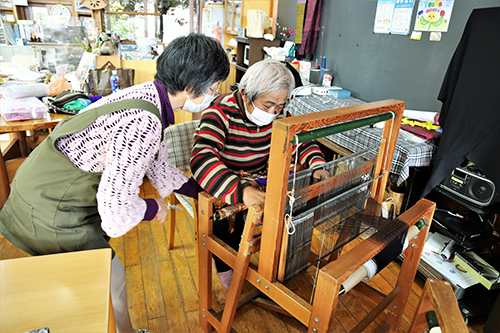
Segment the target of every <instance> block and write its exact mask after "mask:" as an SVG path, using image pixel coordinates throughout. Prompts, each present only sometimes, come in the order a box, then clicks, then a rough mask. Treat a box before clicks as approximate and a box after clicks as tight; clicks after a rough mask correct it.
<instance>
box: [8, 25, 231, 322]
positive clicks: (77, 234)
mask: <svg viewBox="0 0 500 333" xmlns="http://www.w3.org/2000/svg"><path fill="white" fill-rule="evenodd" d="M228 74H229V61H228V59H227V55H226V53H225V51H224V49H223V48H222V46H221V45H220V44H219V43H218V42H217V41H215V40H214V39H213V38H210V37H206V36H204V35H201V34H191V35H188V36H186V37H180V38H177V39H175V40H173V41H172V42H171V43H170V44H169V45H167V47H166V48H165V51H164V52H163V53H162V54H161V56H160V57H159V59H158V61H157V73H156V75H155V81H154V82H146V83H143V84H139V85H136V86H133V87H130V88H127V89H124V90H121V91H118V92H116V93H113V94H111V95H109V96H107V97H105V98H102V99H101V100H99V101H98V102H96V103H94V104H92V105H90V106H89V107H88V108H87V109H85V110H83V111H82V112H81V113H80V114H78V115H76V116H73V117H70V118H66V119H64V120H63V121H61V123H59V124H58V126H57V127H56V128H55V129H54V131H53V132H52V133H51V134H50V135H49V136H48V137H47V139H45V141H43V142H42V143H41V144H40V145H39V146H38V147H37V148H36V149H35V150H34V151H33V152H32V153H31V154H30V156H29V157H28V158H27V159H26V161H25V162H24V163H23V164H22V165H21V167H20V168H19V169H18V171H17V173H16V176H15V178H14V181H13V183H12V190H11V194H10V196H9V198H8V200H7V202H6V203H5V205H4V207H3V209H2V211H1V213H0V233H1V234H3V235H4V236H5V238H7V239H8V240H9V241H11V242H12V243H13V244H14V245H16V246H17V247H19V248H21V249H22V250H24V251H26V252H28V253H30V254H32V255H43V254H52V253H60V252H70V251H82V250H90V249H98V248H109V247H110V245H109V244H108V240H109V238H110V237H120V236H123V235H125V234H126V233H127V232H128V231H129V230H131V229H132V228H134V227H135V226H136V225H137V224H139V223H140V222H141V221H143V220H147V221H149V220H152V219H154V218H155V217H156V221H158V222H163V221H165V219H166V216H167V206H166V204H165V201H164V199H142V198H140V197H139V187H140V186H141V184H142V182H143V179H144V176H145V175H147V176H148V178H149V179H150V180H151V184H152V185H153V186H154V187H155V188H156V189H157V190H158V193H159V194H160V196H161V197H162V198H165V197H167V196H168V195H169V194H170V193H171V192H172V191H174V190H178V191H179V192H181V193H184V194H187V195H192V196H196V195H197V193H198V192H197V191H198V190H199V186H198V188H196V186H197V184H196V182H195V181H194V180H189V179H188V178H187V177H186V176H185V175H184V173H183V172H181V171H179V170H178V169H176V168H175V167H174V166H172V165H171V163H170V161H169V159H168V157H167V147H166V144H165V140H163V130H164V129H165V127H167V126H168V125H170V124H173V123H174V122H175V120H174V112H175V111H177V110H181V109H183V110H186V111H191V112H200V111H201V110H203V109H204V108H206V107H207V106H208V105H209V104H210V102H211V100H212V99H213V98H214V97H215V96H214V95H215V94H214V92H215V91H216V89H217V85H218V84H219V82H220V81H223V80H225V79H226V77H227V76H228ZM111 267H112V269H111V298H112V301H113V309H114V314H115V320H116V330H117V332H134V330H133V328H132V325H131V322H130V317H129V313H128V308H127V292H126V280H125V270H124V268H123V265H122V264H121V262H120V260H119V259H118V257H117V256H114V258H113V260H112V264H111ZM89 320H91V319H89Z"/></svg>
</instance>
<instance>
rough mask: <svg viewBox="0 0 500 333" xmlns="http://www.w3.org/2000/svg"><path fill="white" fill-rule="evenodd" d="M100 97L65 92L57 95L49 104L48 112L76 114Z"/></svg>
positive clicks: (71, 91)
mask: <svg viewBox="0 0 500 333" xmlns="http://www.w3.org/2000/svg"><path fill="white" fill-rule="evenodd" d="M101 97H102V96H88V95H86V94H85V93H83V92H81V91H75V90H66V91H63V92H62V93H60V94H58V95H57V96H56V97H55V98H54V99H53V100H51V101H50V104H49V112H52V113H65V114H77V113H78V112H79V111H80V110H83V109H85V108H86V107H87V106H89V105H90V104H91V103H93V102H95V101H97V100H99V99H100V98H101Z"/></svg>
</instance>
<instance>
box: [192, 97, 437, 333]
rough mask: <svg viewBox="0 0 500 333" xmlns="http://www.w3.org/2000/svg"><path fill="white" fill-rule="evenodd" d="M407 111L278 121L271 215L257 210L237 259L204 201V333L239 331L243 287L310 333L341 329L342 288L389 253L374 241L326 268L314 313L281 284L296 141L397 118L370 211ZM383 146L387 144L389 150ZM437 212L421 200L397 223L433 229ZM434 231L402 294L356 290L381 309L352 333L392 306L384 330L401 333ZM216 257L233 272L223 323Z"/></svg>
mask: <svg viewBox="0 0 500 333" xmlns="http://www.w3.org/2000/svg"><path fill="white" fill-rule="evenodd" d="M403 110H404V103H403V102H401V101H397V100H386V101H380V102H374V103H367V104H362V105H356V106H351V107H345V108H340V109H334V110H328V111H323V112H318V113H314V114H307V115H301V116H296V117H290V118H285V119H280V120H276V121H275V122H274V125H273V132H272V139H271V151H270V157H269V166H270V167H269V173H268V186H267V190H266V201H265V204H264V206H265V207H266V209H265V210H264V209H263V207H262V206H259V205H254V206H252V207H250V208H249V210H248V215H247V220H246V223H245V228H244V231H243V235H242V239H241V243H240V247H239V250H238V252H236V251H235V250H233V249H232V248H230V247H229V246H228V245H226V244H225V243H224V242H222V241H221V240H220V239H218V238H217V237H216V236H214V235H213V234H212V220H211V217H212V215H213V211H214V208H213V204H214V202H215V200H216V199H215V198H214V197H212V196H210V195H209V194H208V193H206V192H203V193H201V194H200V196H199V214H198V217H199V236H200V237H199V238H198V254H199V272H198V274H199V297H200V301H199V306H200V312H199V314H200V317H199V319H200V326H201V328H202V329H203V331H205V332H210V331H211V329H212V327H213V328H215V329H216V330H217V331H219V332H230V331H234V330H232V329H231V325H232V322H233V319H234V314H235V312H236V309H237V306H238V301H239V297H240V294H241V290H242V287H243V284H244V282H245V280H247V281H249V282H250V283H251V284H252V285H253V286H254V287H256V288H257V289H258V290H259V291H260V292H262V293H263V294H265V295H267V296H268V297H269V298H270V299H272V300H273V301H274V302H276V303H277V304H278V305H279V306H281V307H282V308H283V309H284V310H285V311H287V312H288V313H289V314H290V315H292V316H293V317H295V318H296V319H297V320H299V321H300V322H301V323H302V324H304V325H306V326H307V327H308V331H309V332H327V331H328V330H330V329H331V327H332V325H333V324H334V321H335V319H334V315H335V308H336V305H337V302H338V297H339V296H338V295H339V291H340V287H341V284H342V283H343V282H344V281H345V280H346V279H347V278H348V277H349V276H350V275H351V274H352V273H353V272H354V271H355V270H356V269H358V268H359V267H361V266H362V265H363V264H364V263H365V262H366V261H368V260H369V259H370V258H372V257H374V256H375V255H376V254H377V253H378V252H380V251H381V250H382V248H383V245H381V244H380V243H378V242H376V241H374V238H373V236H372V237H370V238H368V239H367V240H365V241H363V242H362V243H361V244H360V245H358V246H356V247H355V248H353V249H352V250H351V251H349V252H347V253H346V254H344V255H343V256H341V257H340V258H338V259H337V260H335V261H332V262H329V263H327V264H326V265H325V266H323V267H322V268H321V270H320V271H319V274H318V280H317V285H316V290H315V293H314V295H315V297H314V301H313V304H312V305H311V304H309V303H308V302H306V301H305V300H304V299H302V298H301V297H299V296H298V295H296V294H295V293H294V292H293V291H291V290H289V289H288V288H286V287H285V286H284V284H283V283H282V282H280V281H282V276H279V275H281V271H282V270H281V271H280V274H278V273H279V269H278V268H279V265H280V260H282V259H281V258H280V253H281V252H282V250H283V247H284V246H285V245H284V244H286V242H283V239H285V237H283V230H284V218H283V216H284V211H285V205H286V191H287V186H283V184H288V177H289V172H288V170H289V166H290V163H291V156H292V144H291V142H292V140H293V139H294V137H295V134H296V133H300V132H304V131H310V130H313V129H315V128H318V127H322V126H326V125H331V124H335V123H341V122H346V121H351V120H355V119H358V118H364V117H368V116H372V115H377V114H384V113H387V112H394V113H395V114H396V116H395V117H394V118H393V119H391V120H388V121H387V122H386V126H385V128H384V131H383V138H384V139H383V140H382V145H381V148H380V153H379V155H378V159H377V164H376V166H375V176H374V177H377V176H379V175H380V176H381V177H380V178H379V179H378V180H376V181H375V182H374V183H373V187H372V189H373V190H372V193H373V196H372V198H369V199H368V200H369V202H368V203H367V204H369V203H370V200H371V202H372V203H373V202H375V201H376V202H378V203H381V202H382V199H383V194H384V191H385V186H386V183H387V179H388V174H389V169H390V166H391V162H392V158H389V159H385V158H383V157H385V156H391V157H392V156H393V155H394V150H395V146H396V141H397V137H398V132H399V127H400V124H401V118H402V115H403ZM385 143H387V146H386V145H385ZM384 152H385V153H384ZM434 209H435V204H434V203H432V202H430V201H428V200H425V199H422V200H420V201H419V202H418V203H417V204H416V205H415V206H414V207H412V208H411V209H409V210H408V211H407V212H405V213H404V214H402V215H401V216H400V217H399V219H400V220H401V221H404V222H405V223H407V224H408V225H409V226H412V225H413V224H415V223H416V222H417V221H419V220H421V219H422V218H425V220H426V221H428V222H430V221H432V217H433V214H434ZM262 221H263V226H262V233H261V235H256V236H254V231H255V228H256V225H257V224H258V223H259V222H262ZM428 230H429V228H428V227H426V228H425V229H424V230H422V231H421V232H420V234H419V235H418V237H415V239H412V240H410V246H409V247H408V250H407V257H406V259H405V260H404V262H403V264H402V268H401V273H400V275H399V277H398V281H397V284H396V287H395V288H394V290H393V291H392V292H391V293H390V294H389V295H387V296H386V295H383V294H382V293H380V292H378V291H375V290H374V289H372V288H370V287H368V286H366V285H364V284H360V285H358V286H357V289H358V290H360V291H362V292H363V293H364V294H365V295H367V296H368V297H369V298H371V299H372V300H374V301H375V302H376V303H378V305H377V306H376V307H375V308H374V309H373V310H372V312H370V313H369V314H368V315H367V317H366V318H365V319H363V320H362V321H361V322H360V323H359V324H358V326H356V327H355V329H353V330H352V331H351V332H361V331H363V329H364V328H365V327H367V326H368V325H369V323H370V322H371V321H373V320H374V319H375V318H377V316H378V315H379V314H380V313H382V312H383V311H384V310H385V309H386V308H387V307H389V306H390V313H391V315H388V317H387V322H386V323H385V324H384V325H383V326H382V327H381V330H382V331H389V330H391V331H394V330H395V329H396V328H397V326H398V324H399V322H400V320H401V317H402V315H403V310H404V307H405V303H406V300H407V298H408V295H409V292H410V289H411V285H412V282H413V279H414V277H415V273H416V271H417V268H418V264H419V261H420V255H421V253H422V249H423V245H424V243H425V239H426V236H427V233H428ZM285 234H286V233H285ZM259 250H260V252H261V253H260V259H259V264H258V267H254V266H253V265H252V266H251V267H249V266H250V257H251V255H252V253H256V252H257V251H259ZM212 254H215V255H216V256H218V257H219V258H220V259H222V260H223V261H224V262H226V263H227V264H228V265H229V266H231V267H232V268H233V269H234V273H233V278H232V281H231V285H230V288H229V291H228V296H227V300H226V305H225V308H224V311H223V313H222V316H221V315H220V314H217V313H215V312H214V311H213V310H212V284H211V283H212V265H211V262H212ZM333 259H335V258H333ZM353 263H355V264H353Z"/></svg>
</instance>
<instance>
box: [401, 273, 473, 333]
mask: <svg viewBox="0 0 500 333" xmlns="http://www.w3.org/2000/svg"><path fill="white" fill-rule="evenodd" d="M429 311H435V313H436V316H437V321H438V323H439V327H440V328H441V329H442V331H443V333H468V332H469V329H468V328H467V325H466V324H465V322H464V319H463V317H462V313H461V312H460V308H459V307H458V302H457V299H456V297H455V294H454V293H453V289H452V288H451V285H450V283H449V282H445V281H439V280H433V279H427V281H425V285H424V290H423V292H422V295H421V296H420V301H419V303H418V306H417V308H416V309H415V315H414V316H413V320H412V323H411V326H410V329H409V331H408V332H410V333H417V332H424V331H425V330H428V329H429V325H428V320H426V317H427V315H426V314H427V313H428V312H429Z"/></svg>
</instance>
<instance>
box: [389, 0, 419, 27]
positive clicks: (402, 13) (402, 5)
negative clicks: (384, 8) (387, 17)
mask: <svg viewBox="0 0 500 333" xmlns="http://www.w3.org/2000/svg"><path fill="white" fill-rule="evenodd" d="M414 3H415V0H396V7H395V8H394V14H393V16H392V26H391V33H392V34H401V35H408V34H409V33H410V22H411V15H412V13H413V5H414Z"/></svg>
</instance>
